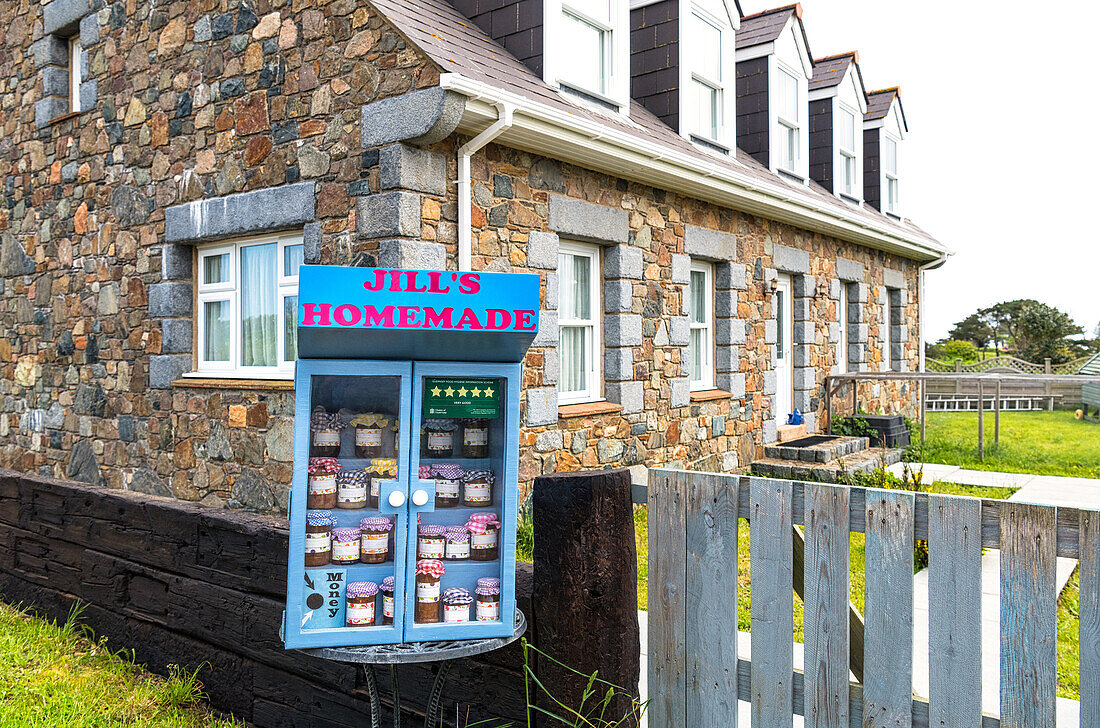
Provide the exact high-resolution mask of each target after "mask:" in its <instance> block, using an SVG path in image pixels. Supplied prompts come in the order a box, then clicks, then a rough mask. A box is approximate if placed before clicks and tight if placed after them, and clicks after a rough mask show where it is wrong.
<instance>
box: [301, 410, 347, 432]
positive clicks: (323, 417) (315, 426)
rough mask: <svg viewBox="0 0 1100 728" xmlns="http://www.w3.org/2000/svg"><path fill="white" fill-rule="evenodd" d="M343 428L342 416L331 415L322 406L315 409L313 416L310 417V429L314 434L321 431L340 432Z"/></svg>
mask: <svg viewBox="0 0 1100 728" xmlns="http://www.w3.org/2000/svg"><path fill="white" fill-rule="evenodd" d="M343 426H344V425H343V422H342V420H341V419H340V415H338V414H336V413H335V412H333V413H332V414H329V413H328V412H326V411H325V408H324V407H321V406H317V407H315V408H314V409H313V414H311V415H310V416H309V428H310V429H311V430H313V431H314V432H317V431H319V430H339V429H341V428H342V427H343Z"/></svg>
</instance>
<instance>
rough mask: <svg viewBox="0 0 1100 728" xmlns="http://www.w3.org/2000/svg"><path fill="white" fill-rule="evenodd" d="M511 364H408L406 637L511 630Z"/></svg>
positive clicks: (513, 444) (514, 452) (495, 633)
mask: <svg viewBox="0 0 1100 728" xmlns="http://www.w3.org/2000/svg"><path fill="white" fill-rule="evenodd" d="M512 369H513V367H512V365H500V364H477V365H473V364H463V363H447V364H443V363H429V362H424V363H421V362H416V363H415V364H414V367H413V392H412V408H413V427H412V433H411V443H410V448H411V452H410V455H411V457H410V467H409V473H410V476H411V482H410V486H409V490H410V503H409V511H410V529H409V546H408V548H409V550H410V552H411V557H410V559H409V562H408V565H407V568H408V573H407V574H406V581H407V583H408V584H409V589H408V593H407V595H406V605H405V610H406V611H405V625H406V627H405V639H406V640H407V641H410V642H415V641H422V640H436V639H473V638H480V637H488V636H499V635H501V634H503V633H509V634H510V630H511V627H512V612H511V611H505V610H506V604H507V603H508V599H507V598H503V599H502V597H510V596H511V594H512V582H513V581H514V570H515V519H516V516H515V509H516V504H515V498H516V477H517V473H516V468H517V463H516V455H517V445H518V443H517V439H516V438H517V435H518V426H517V423H515V422H511V421H509V420H510V418H511V417H513V415H512V413H511V407H510V403H513V402H512V400H513V399H516V397H515V393H513V392H511V391H510V387H512V386H518V376H517V378H515V379H510V377H509V375H510V374H512ZM514 369H515V370H517V375H518V366H516V367H514ZM513 404H515V408H516V409H517V410H518V400H517V401H516V402H514V403H513ZM513 430H515V431H516V432H512V431H513ZM414 516H415V517H414ZM513 603H514V599H513ZM505 614H507V615H508V620H507V625H504V623H503V621H502V615H505Z"/></svg>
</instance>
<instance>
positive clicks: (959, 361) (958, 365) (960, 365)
mask: <svg viewBox="0 0 1100 728" xmlns="http://www.w3.org/2000/svg"><path fill="white" fill-rule="evenodd" d="M962 370H963V360H962V359H955V371H957V372H961V371H962Z"/></svg>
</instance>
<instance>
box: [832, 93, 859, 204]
mask: <svg viewBox="0 0 1100 728" xmlns="http://www.w3.org/2000/svg"><path fill="white" fill-rule="evenodd" d="M839 117H840V118H839V119H838V124H837V149H838V151H839V152H840V167H841V168H840V170H839V177H838V180H839V182H840V192H841V194H844V195H847V196H848V197H857V196H858V195H859V152H858V150H857V147H856V115H855V113H854V112H853V111H851V110H850V109H847V108H845V107H843V106H841V107H840V114H839Z"/></svg>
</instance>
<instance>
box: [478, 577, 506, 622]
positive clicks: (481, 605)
mask: <svg viewBox="0 0 1100 728" xmlns="http://www.w3.org/2000/svg"><path fill="white" fill-rule="evenodd" d="M474 591H475V592H477V621H479V622H495V621H497V620H499V619H500V579H498V578H496V577H495V576H489V577H485V578H482V579H478V580H477V589H475V590H474Z"/></svg>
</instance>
